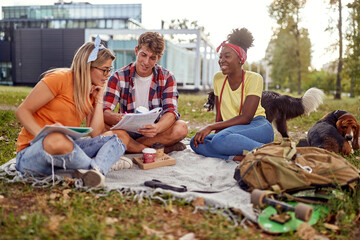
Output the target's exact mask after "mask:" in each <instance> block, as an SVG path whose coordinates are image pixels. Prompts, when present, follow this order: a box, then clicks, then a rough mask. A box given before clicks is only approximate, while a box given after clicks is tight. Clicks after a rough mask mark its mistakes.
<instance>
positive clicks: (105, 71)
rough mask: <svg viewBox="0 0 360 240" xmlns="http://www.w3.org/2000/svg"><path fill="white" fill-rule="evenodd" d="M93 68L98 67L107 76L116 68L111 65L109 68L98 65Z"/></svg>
mask: <svg viewBox="0 0 360 240" xmlns="http://www.w3.org/2000/svg"><path fill="white" fill-rule="evenodd" d="M93 68H96V69H98V70H100V71H102V72H103V75H104V76H107V75H108V74H109V73H110V74H111V73H112V72H113V70H114V67H110V68H108V69H102V68H98V67H93Z"/></svg>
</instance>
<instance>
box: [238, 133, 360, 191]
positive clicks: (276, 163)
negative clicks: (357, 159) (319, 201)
mask: <svg viewBox="0 0 360 240" xmlns="http://www.w3.org/2000/svg"><path fill="white" fill-rule="evenodd" d="M234 178H235V179H236V180H237V182H238V184H239V186H240V188H242V189H243V190H245V191H249V192H251V191H252V190H254V189H262V190H273V191H275V190H276V191H281V192H296V191H300V190H306V189H313V188H320V187H336V186H346V185H349V184H350V183H353V182H355V181H359V170H358V169H356V168H355V167H354V166H353V165H351V164H350V163H349V162H348V161H347V160H346V159H344V158H343V157H341V156H339V155H336V154H334V153H331V152H329V151H327V150H325V149H321V148H316V147H298V148H296V146H295V143H294V142H290V141H289V140H287V139H284V140H283V141H282V142H281V143H269V144H266V145H264V146H262V147H260V148H257V149H254V150H253V151H251V152H249V153H248V154H247V155H246V156H245V158H244V159H243V160H242V162H241V163H240V164H239V165H238V166H237V168H236V170H235V174H234Z"/></svg>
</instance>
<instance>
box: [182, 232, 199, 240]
mask: <svg viewBox="0 0 360 240" xmlns="http://www.w3.org/2000/svg"><path fill="white" fill-rule="evenodd" d="M195 239H196V238H195V234H194V233H187V234H185V235H184V236H182V237H181V238H179V240H195Z"/></svg>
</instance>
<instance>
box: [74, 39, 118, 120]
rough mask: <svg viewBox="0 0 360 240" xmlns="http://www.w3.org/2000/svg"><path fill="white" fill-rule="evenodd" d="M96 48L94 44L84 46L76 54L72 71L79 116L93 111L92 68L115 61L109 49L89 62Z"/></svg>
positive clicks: (101, 50)
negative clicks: (91, 98)
mask: <svg viewBox="0 0 360 240" xmlns="http://www.w3.org/2000/svg"><path fill="white" fill-rule="evenodd" d="M94 48H95V46H94V43H93V42H87V43H85V44H83V45H82V46H81V47H80V48H79V49H78V50H77V52H76V53H75V56H74V59H73V61H72V64H71V67H70V69H71V70H72V72H73V73H74V102H75V109H76V112H77V113H78V116H86V115H87V114H88V113H89V112H90V111H91V110H92V106H91V103H90V91H91V76H90V69H91V67H98V66H101V65H102V64H104V63H105V62H106V61H107V60H109V59H112V60H115V56H114V54H112V52H111V51H110V50H109V49H107V48H103V49H100V50H99V52H98V55H97V58H96V59H95V60H94V61H92V62H89V63H88V62H87V61H88V58H89V55H90V53H91V52H92V50H93V49H94Z"/></svg>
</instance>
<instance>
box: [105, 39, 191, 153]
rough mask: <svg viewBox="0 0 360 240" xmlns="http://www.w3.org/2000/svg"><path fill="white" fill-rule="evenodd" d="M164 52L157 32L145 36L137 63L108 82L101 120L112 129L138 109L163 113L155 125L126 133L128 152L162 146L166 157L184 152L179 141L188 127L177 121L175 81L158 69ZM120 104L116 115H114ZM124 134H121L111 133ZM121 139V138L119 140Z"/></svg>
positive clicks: (169, 73)
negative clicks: (160, 110)
mask: <svg viewBox="0 0 360 240" xmlns="http://www.w3.org/2000/svg"><path fill="white" fill-rule="evenodd" d="M164 49H165V41H164V38H163V37H162V36H161V35H160V34H159V33H157V32H145V33H143V34H141V35H140V37H139V39H138V46H136V47H135V55H136V62H134V63H130V64H129V65H127V66H125V67H123V68H121V69H120V70H118V71H116V72H115V73H114V74H113V75H112V76H111V77H110V79H109V81H108V86H107V89H106V93H105V96H104V120H105V123H106V124H108V125H110V126H112V125H115V124H116V123H118V122H119V121H120V120H121V118H122V117H123V115H124V114H126V113H134V112H135V109H136V108H138V107H145V108H147V109H149V110H151V109H154V108H156V107H161V108H162V109H163V111H162V113H161V117H160V119H159V121H158V122H156V123H154V124H151V125H145V126H143V128H141V129H139V130H138V132H139V133H140V134H138V133H132V132H128V134H129V135H130V137H131V138H130V142H129V144H128V145H127V151H128V152H133V153H137V152H141V151H142V149H144V148H146V147H150V146H152V145H153V144H154V143H162V144H164V145H165V153H168V152H170V151H172V150H175V151H176V150H177V151H179V150H184V149H185V145H184V144H182V143H181V142H180V141H181V140H182V139H184V138H185V137H186V135H187V133H188V128H187V125H186V123H185V122H184V121H182V120H179V118H180V114H179V113H178V111H177V103H178V97H179V94H178V91H177V86H176V81H175V77H174V76H173V75H172V73H171V72H169V71H168V70H167V69H165V68H163V67H161V66H159V65H157V62H158V61H159V60H160V58H161V56H162V54H163V52H164ZM117 104H119V111H118V112H114V110H115V107H116V106H117ZM114 132H116V133H117V134H120V135H122V134H126V133H124V132H123V131H114ZM119 137H120V136H119Z"/></svg>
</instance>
